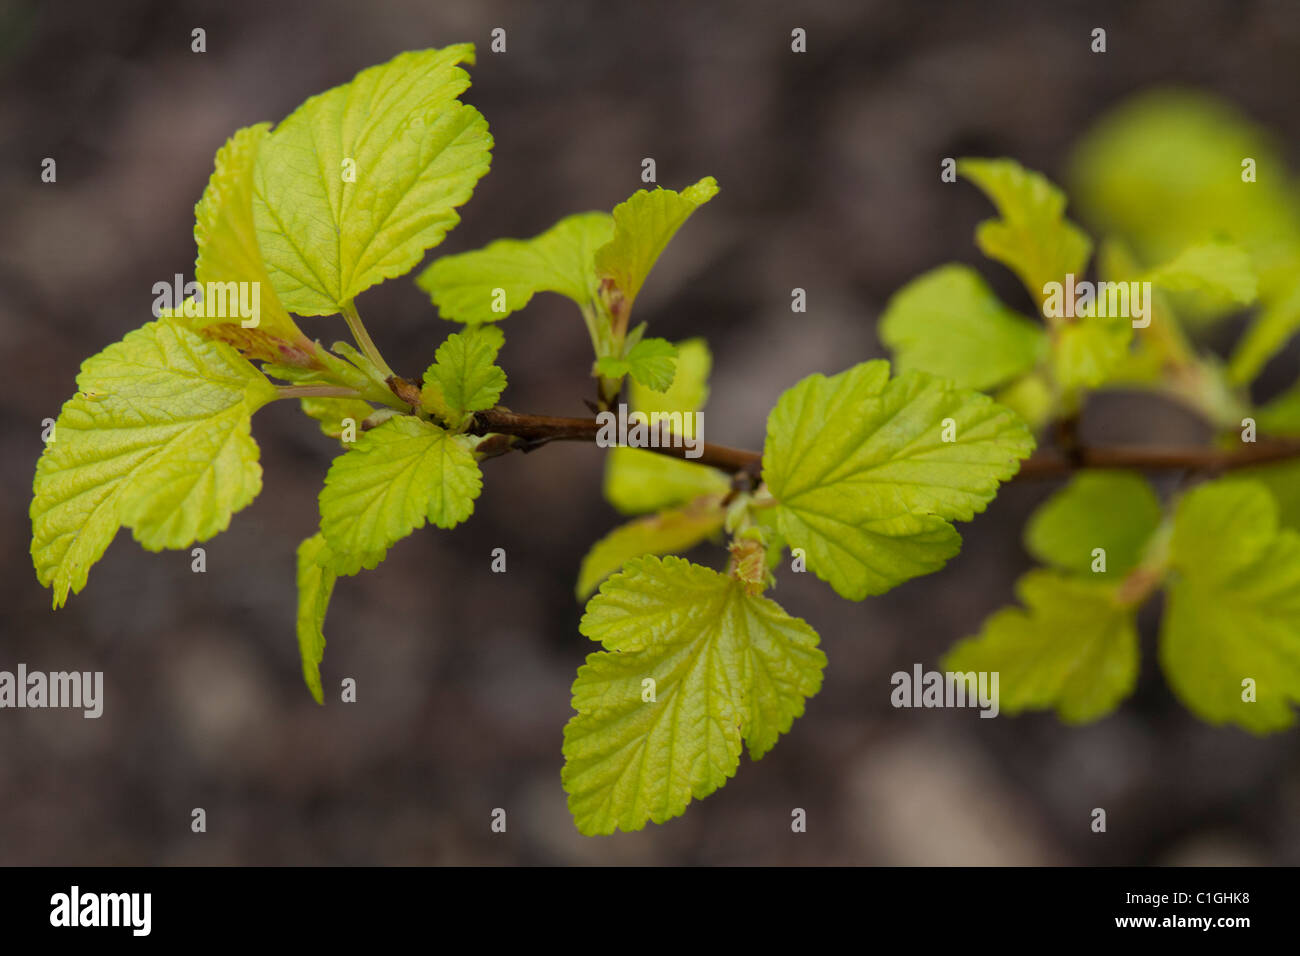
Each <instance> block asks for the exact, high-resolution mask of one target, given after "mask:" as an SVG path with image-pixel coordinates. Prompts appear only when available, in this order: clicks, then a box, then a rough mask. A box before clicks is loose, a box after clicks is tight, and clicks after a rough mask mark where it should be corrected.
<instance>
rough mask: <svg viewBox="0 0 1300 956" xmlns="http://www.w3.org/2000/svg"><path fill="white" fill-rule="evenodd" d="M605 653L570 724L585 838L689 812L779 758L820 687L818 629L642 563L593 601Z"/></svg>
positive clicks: (587, 630) (567, 732)
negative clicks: (746, 764)
mask: <svg viewBox="0 0 1300 956" xmlns="http://www.w3.org/2000/svg"><path fill="white" fill-rule="evenodd" d="M580 630H581V631H582V633H583V634H584V635H585V636H587V637H589V638H591V639H592V640H594V641H599V642H600V643H601V645H602V646H603V647H604V648H605V650H604V651H602V652H597V653H594V654H591V655H589V656H588V658H587V663H586V664H584V665H583V666H582V667H581V668H579V670H578V677H577V680H575V681H574V683H573V707H574V710H575V711H576V712H577V713H576V714H575V715H574V716H573V717H572V718H571V719H570V720H569V723H568V725H567V726H566V727H565V728H564V755H565V764H564V770H563V773H562V779H563V781H564V786H565V789H566V790H567V791H568V793H569V809H570V810H571V811H572V812H573V816H574V820H575V821H576V823H577V825H578V829H579V830H580V831H582V832H583V833H585V834H589V835H590V834H597V833H612V832H613V831H614V830H615V829H622V830H639V829H641V828H642V827H643V826H645V823H646V821H647V820H652V821H654V822H655V823H662V822H663V821H664V820H667V819H669V818H670V817H674V816H677V815H679V814H681V813H682V812H683V811H684V810H685V808H686V805H687V804H688V803H689V802H690V801H691V799H693V798H694V799H700V798H703V797H705V796H708V795H709V794H710V793H712V792H713V791H714V790H716V789H718V788H719V787H721V786H722V785H723V784H724V783H726V781H727V779H728V778H730V777H731V776H732V775H733V774H735V772H736V768H737V767H738V766H739V763H740V751H741V748H742V741H748V743H749V747H750V756H751V757H752V758H753V759H758V758H759V757H761V756H763V754H765V753H767V751H768V750H770V749H771V748H772V746H773V745H774V744H775V743H776V740H777V738H778V737H779V736H780V735H781V734H782V733H785V732H786V731H788V730H789V729H790V726H791V724H792V723H793V721H794V718H796V717H798V716H800V715H801V714H802V713H803V710H804V701H805V699H806V698H808V697H811V696H812V695H813V694H815V693H817V691H818V690H819V689H820V687H821V676H822V670H823V668H824V667H825V665H826V656H825V655H824V654H823V653H822V652H821V651H820V650H819V649H818V647H817V634H816V632H815V631H813V630H812V628H810V627H809V626H808V625H807V624H806V623H805V622H803V621H802V620H799V619H798V618H792V617H790V616H789V615H788V614H786V613H785V611H783V610H782V609H781V608H780V607H779V606H778V605H777V604H775V603H773V602H772V601H770V600H768V599H766V598H763V597H754V596H750V595H748V594H746V593H745V589H744V586H743V585H742V584H741V582H739V581H737V580H736V579H734V578H731V577H728V576H726V575H723V574H719V573H718V572H717V571H713V570H711V569H709V568H705V567H701V566H699V565H693V564H691V563H690V562H688V561H684V560H682V559H681V558H673V557H669V558H662V559H661V558H656V557H644V558H638V559H636V560H634V561H631V562H629V563H628V564H627V566H626V567H625V569H624V570H623V572H622V573H621V574H618V575H616V576H614V577H613V578H611V579H610V580H609V581H607V582H605V584H604V585H603V586H602V587H601V590H600V593H599V594H598V595H597V596H596V597H594V598H593V599H592V600H591V602H590V603H589V604H588V605H587V613H586V614H585V615H584V616H583V618H582V623H581V625H580Z"/></svg>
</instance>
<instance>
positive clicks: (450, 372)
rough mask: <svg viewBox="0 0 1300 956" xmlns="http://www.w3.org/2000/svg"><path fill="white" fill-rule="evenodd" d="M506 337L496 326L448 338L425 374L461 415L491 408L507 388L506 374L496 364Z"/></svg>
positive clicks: (471, 330) (439, 347) (455, 334)
mask: <svg viewBox="0 0 1300 956" xmlns="http://www.w3.org/2000/svg"><path fill="white" fill-rule="evenodd" d="M505 341H506V337H505V335H504V334H503V333H502V332H501V330H500V329H499V328H497V327H496V326H495V325H475V326H470V327H469V328H467V329H466V330H465V331H464V332H456V333H453V334H452V335H449V336H447V340H446V341H445V342H443V343H442V345H440V346H438V351H437V352H436V353H435V356H434V358H435V361H434V363H433V364H432V365H430V366H429V369H428V371H426V372H425V373H424V381H425V383H426V384H428V383H430V382H437V383H438V386H439V387H440V388H441V389H442V396H443V398H444V400H445V401H446V402H447V403H448V404H449V405H450V406H451V408H452V409H453V410H455V411H458V412H477V411H481V410H483V409H485V408H491V407H492V406H493V405H495V404H496V403H497V399H498V398H499V397H500V396H501V393H502V392H503V391H504V390H505V387H506V373H505V372H503V371H502V370H501V368H500V367H499V366H498V365H497V364H496V360H497V353H498V352H500V351H501V346H502V345H504V344H505Z"/></svg>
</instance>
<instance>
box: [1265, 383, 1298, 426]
mask: <svg viewBox="0 0 1300 956" xmlns="http://www.w3.org/2000/svg"><path fill="white" fill-rule="evenodd" d="M1255 421H1256V422H1257V424H1258V425H1259V428H1260V430H1261V431H1263V432H1264V433H1265V434H1268V435H1287V436H1294V435H1300V382H1297V383H1296V384H1295V385H1292V386H1291V387H1290V388H1289V389H1287V390H1286V391H1285V392H1283V393H1282V394H1281V395H1278V396H1277V397H1276V398H1274V399H1273V400H1272V401H1271V402H1268V403H1267V404H1265V405H1263V406H1261V407H1260V408H1259V410H1258V411H1256V412H1255Z"/></svg>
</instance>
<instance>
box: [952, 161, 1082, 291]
mask: <svg viewBox="0 0 1300 956" xmlns="http://www.w3.org/2000/svg"><path fill="white" fill-rule="evenodd" d="M957 172H958V173H959V174H960V175H961V176H963V177H964V178H966V179H969V180H970V181H971V182H973V183H974V184H975V185H976V186H978V187H979V188H980V189H981V190H982V191H983V192H984V194H985V195H986V196H988V198H989V199H990V200H992V202H993V205H995V206H996V207H997V210H998V214H999V215H1000V216H1001V217H1002V218H1001V219H991V220H987V221H985V222H982V223H980V224H979V227H978V228H977V229H976V230H975V242H976V244H977V245H978V246H979V247H980V251H981V252H983V253H984V254H985V255H986V256H988V257H989V258H990V259H995V260H997V261H998V262H1001V263H1002V264H1003V265H1005V266H1006V267H1007V268H1009V269H1010V270H1011V271H1012V272H1014V273H1015V274H1016V275H1017V276H1019V277H1020V281H1021V282H1023V283H1024V285H1025V288H1026V289H1028V290H1029V294H1030V296H1031V297H1032V298H1033V300H1034V302H1035V304H1041V302H1042V299H1043V294H1044V293H1043V287H1044V286H1045V285H1046V284H1047V283H1048V282H1064V281H1065V276H1066V274H1067V273H1073V274H1074V275H1075V276H1076V277H1077V276H1080V275H1081V274H1082V273H1083V269H1084V267H1085V266H1086V265H1087V264H1088V256H1089V255H1090V254H1091V252H1092V240H1090V239H1089V238H1088V236H1087V235H1086V234H1085V233H1084V232H1083V230H1081V229H1080V228H1079V227H1078V226H1076V225H1075V224H1074V223H1072V222H1070V221H1069V220H1068V219H1066V218H1065V194H1064V193H1063V192H1061V190H1059V189H1057V188H1056V187H1055V186H1053V185H1052V184H1051V183H1050V182H1049V181H1048V180H1047V178H1046V177H1044V176H1042V175H1041V174H1039V173H1035V172H1032V171H1031V170H1027V169H1025V168H1024V167H1023V166H1021V165H1020V164H1019V163H1017V162H1015V161H1014V160H1011V159H960V160H958V161H957Z"/></svg>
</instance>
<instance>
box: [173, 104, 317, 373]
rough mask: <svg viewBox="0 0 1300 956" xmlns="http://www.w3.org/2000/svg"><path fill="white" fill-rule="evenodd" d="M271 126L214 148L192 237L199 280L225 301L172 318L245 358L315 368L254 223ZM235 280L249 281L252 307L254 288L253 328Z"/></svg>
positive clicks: (246, 130) (185, 310) (312, 345)
mask: <svg viewBox="0 0 1300 956" xmlns="http://www.w3.org/2000/svg"><path fill="white" fill-rule="evenodd" d="M269 128H270V124H269V123H259V124H257V125H256V126H248V127H245V128H244V129H241V130H239V131H238V132H237V133H235V135H234V136H232V137H230V139H229V140H227V141H226V145H224V146H223V147H221V149H220V150H218V151H217V160H216V168H215V169H214V170H213V171H212V177H211V178H210V179H209V180H208V186H207V188H206V189H205V190H204V191H203V197H202V198H201V199H200V200H199V202H198V205H197V206H195V207H194V242H195V244H196V245H197V246H198V250H199V253H198V259H197V261H196V262H195V263H194V278H195V279H196V280H197V281H198V282H200V283H202V284H203V286H204V287H205V288H209V287H211V288H212V289H213V291H215V292H217V293H218V294H219V295H221V296H223V298H222V300H220V301H218V300H213V301H206V302H203V303H201V304H198V305H197V308H193V307H191V308H182V309H178V310H176V313H175V318H176V319H177V321H179V322H181V323H182V324H184V325H185V326H187V327H188V328H190V329H191V330H193V331H195V332H198V333H199V334H201V335H203V336H204V337H205V338H213V339H217V340H219V341H222V342H226V343H227V344H229V345H233V346H235V347H236V348H237V349H239V350H240V351H241V352H243V353H244V355H246V356H247V357H248V358H253V359H261V360H264V361H268V362H285V363H288V364H289V365H297V366H305V365H315V362H314V361H313V356H314V355H315V353H316V351H317V349H316V345H315V343H313V342H312V341H311V340H310V339H308V338H307V337H306V336H305V335H303V333H302V331H301V330H299V328H298V326H297V325H295V324H294V321H293V319H291V318H289V313H287V312H286V311H285V310H284V306H283V305H281V304H280V299H279V297H278V296H277V295H276V294H275V289H274V288H273V287H272V285H271V282H270V279H269V278H268V276H267V274H266V267H265V266H264V265H263V264H262V252H261V250H260V249H259V248H258V245H257V230H256V229H255V228H254V225H253V166H254V164H255V163H256V161H257V154H258V151H259V150H260V149H261V147H262V144H263V143H264V142H265V141H266V137H267V130H268V129H269ZM232 283H248V285H249V286H250V287H251V288H250V290H249V292H248V293H247V295H248V297H249V300H250V302H249V304H252V301H251V297H252V291H253V290H254V289H255V290H256V294H257V299H256V304H257V310H256V315H255V318H256V320H257V324H256V325H255V326H253V327H250V328H244V327H243V322H244V321H245V319H244V318H243V316H241V315H240V314H239V309H238V305H240V304H241V300H240V293H239V290H238V286H237V285H232ZM191 312H193V313H195V314H193V315H191V314H190V313H191ZM252 318H253V317H250V319H249V321H251V320H252Z"/></svg>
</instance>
